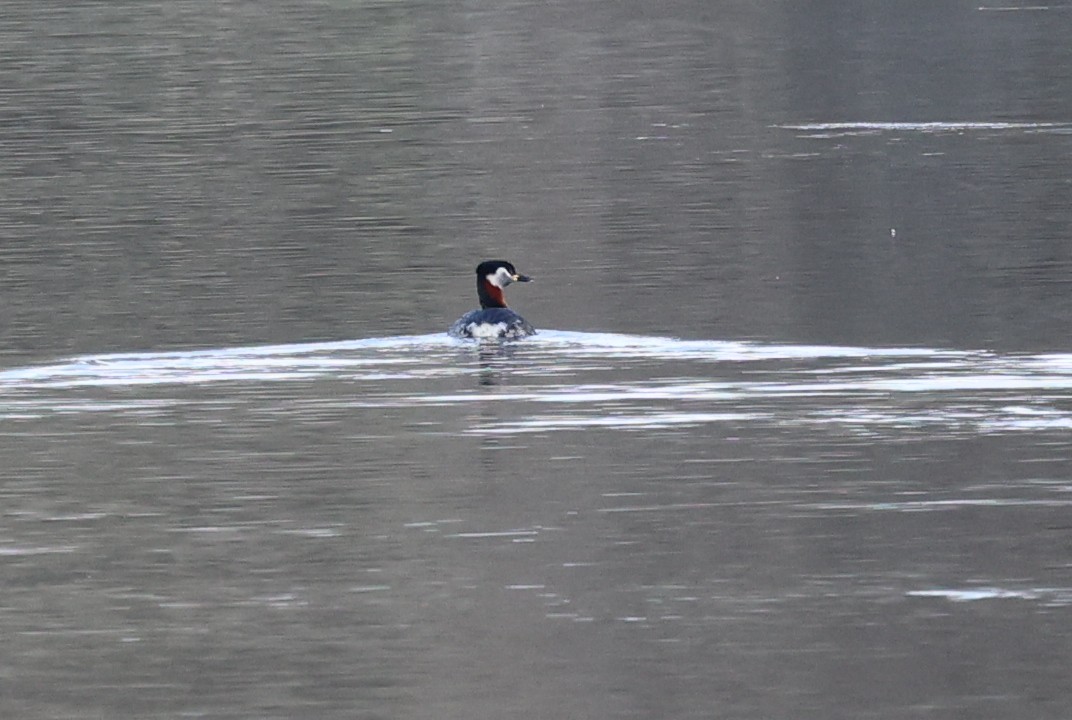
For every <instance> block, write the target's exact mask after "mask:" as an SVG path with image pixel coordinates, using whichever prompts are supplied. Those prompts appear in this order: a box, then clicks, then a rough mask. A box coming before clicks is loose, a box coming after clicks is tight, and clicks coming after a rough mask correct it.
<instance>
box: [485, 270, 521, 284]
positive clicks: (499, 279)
mask: <svg viewBox="0 0 1072 720" xmlns="http://www.w3.org/2000/svg"><path fill="white" fill-rule="evenodd" d="M485 277H486V278H487V280H488V282H489V283H491V284H492V285H494V286H495V287H497V288H504V287H506V286H507V285H509V284H510V283H512V282H513V281H514V276H513V275H511V274H510V271H509V270H507V269H506V268H504V267H501V268H499V269H498V270H496V271H495V272H494V273H492V274H491V275H486V276H485Z"/></svg>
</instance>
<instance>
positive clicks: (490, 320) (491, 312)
mask: <svg viewBox="0 0 1072 720" xmlns="http://www.w3.org/2000/svg"><path fill="white" fill-rule="evenodd" d="M531 280H532V278H530V277H528V276H527V275H521V274H520V273H518V271H517V270H516V269H514V266H513V265H512V264H511V263H508V262H506V261H505V260H485V261H484V262H482V263H480V264H479V265H477V266H476V294H477V297H479V298H480V309H479V310H472V311H470V312H467V313H466V314H465V315H462V316H461V317H460V318H459V319H458V320H457V321H456V322H455V323H454V324H453V325H451V326H450V329H449V330H448V331H447V332H448V333H449V334H450V335H453V336H454V337H456V338H476V339H479V340H483V339H488V340H495V339H502V340H516V339H518V338H523V337H528V336H529V335H535V334H536V328H534V327H532V325H530V324H529V323H528V321H526V320H525V318H523V317H521V316H520V315H518V314H517V313H516V312H514V311H513V310H511V309H510V308H508V307H506V297H505V296H504V295H503V288H505V287H506V286H507V285H509V284H510V283H515V282H529V281H531Z"/></svg>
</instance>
